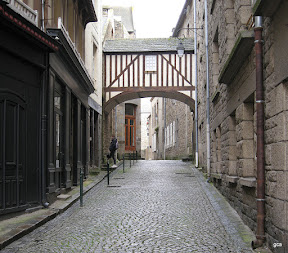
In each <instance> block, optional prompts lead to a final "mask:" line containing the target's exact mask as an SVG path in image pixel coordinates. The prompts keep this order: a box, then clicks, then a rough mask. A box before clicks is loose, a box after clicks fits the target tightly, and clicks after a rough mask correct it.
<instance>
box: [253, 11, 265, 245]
mask: <svg viewBox="0 0 288 253" xmlns="http://www.w3.org/2000/svg"><path fill="white" fill-rule="evenodd" d="M262 31H263V27H262V17H261V16H256V17H255V28H254V32H255V52H256V110H257V231H256V240H255V241H253V242H252V247H253V248H254V249H255V248H257V247H261V246H262V245H263V243H264V242H265V153H264V89H263V40H262Z"/></svg>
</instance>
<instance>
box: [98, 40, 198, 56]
mask: <svg viewBox="0 0 288 253" xmlns="http://www.w3.org/2000/svg"><path fill="white" fill-rule="evenodd" d="M179 42H182V44H183V46H184V49H185V51H190V52H191V51H193V50H194V42H193V39H191V38H184V39H183V38H180V39H178V38H150V39H114V40H106V41H105V43H104V46H103V51H104V53H116V52H119V53H120V52H173V51H174V52H175V51H177V49H176V48H177V46H178V44H179Z"/></svg>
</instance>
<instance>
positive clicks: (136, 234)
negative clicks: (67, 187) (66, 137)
mask: <svg viewBox="0 0 288 253" xmlns="http://www.w3.org/2000/svg"><path fill="white" fill-rule="evenodd" d="M253 239H254V238H253V234H252V232H251V231H250V230H249V229H248V227H247V226H245V225H244V224H243V222H242V221H241V219H240V218H239V216H238V215H237V213H236V212H235V211H234V209H232V208H231V207H230V206H229V204H228V203H227V202H226V201H225V199H224V198H223V197H222V196H221V195H220V194H219V193H218V191H217V190H215V188H214V186H212V185H211V184H209V183H207V182H206V180H205V178H204V177H203V175H202V173H201V172H199V171H198V170H197V169H195V168H193V167H192V165H191V163H184V162H182V161H138V162H137V163H136V164H135V165H133V166H132V167H131V168H130V167H129V166H128V165H127V166H126V168H125V173H123V170H122V167H119V168H118V169H117V170H116V171H114V172H113V174H112V176H111V177H110V184H109V186H108V185H107V181H106V180H103V181H102V182H101V183H99V184H98V185H96V186H95V187H94V188H93V189H92V190H90V192H89V193H87V194H86V195H85V196H84V206H83V207H82V208H81V207H80V205H79V202H77V203H75V204H74V205H73V206H72V207H71V208H69V209H68V210H67V211H66V212H64V213H63V214H61V215H59V216H57V217H56V218H55V219H53V220H52V221H50V222H48V223H46V224H45V225H43V226H41V227H39V228H38V229H36V230H34V231H33V232H32V233H30V234H28V235H27V236H24V237H23V238H21V239H19V240H18V241H15V242H14V243H12V244H10V245H8V246H7V247H6V248H4V249H3V250H2V251H1V252H3V253H8V252H9V253H12V252H21V253H24V252H29V253H32V252H35V253H36V252H37V253H39V252H205V253H207V252H213V253H215V252H221V253H225V252H233V253H236V252H243V253H244V252H245V253H248V252H252V250H251V247H250V244H251V240H253Z"/></svg>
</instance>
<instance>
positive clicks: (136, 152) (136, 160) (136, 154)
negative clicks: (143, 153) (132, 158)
mask: <svg viewBox="0 0 288 253" xmlns="http://www.w3.org/2000/svg"><path fill="white" fill-rule="evenodd" d="M137 161H138V153H137V150H136V163H137Z"/></svg>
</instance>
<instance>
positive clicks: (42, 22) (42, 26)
mask: <svg viewBox="0 0 288 253" xmlns="http://www.w3.org/2000/svg"><path fill="white" fill-rule="evenodd" d="M41 8H42V10H41V12H42V13H41V14H42V15H41V16H42V17H41V30H42V31H44V30H45V27H44V24H45V0H42V1H41Z"/></svg>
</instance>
